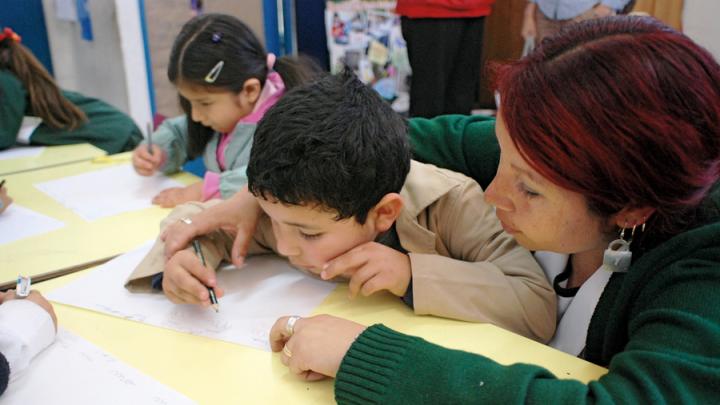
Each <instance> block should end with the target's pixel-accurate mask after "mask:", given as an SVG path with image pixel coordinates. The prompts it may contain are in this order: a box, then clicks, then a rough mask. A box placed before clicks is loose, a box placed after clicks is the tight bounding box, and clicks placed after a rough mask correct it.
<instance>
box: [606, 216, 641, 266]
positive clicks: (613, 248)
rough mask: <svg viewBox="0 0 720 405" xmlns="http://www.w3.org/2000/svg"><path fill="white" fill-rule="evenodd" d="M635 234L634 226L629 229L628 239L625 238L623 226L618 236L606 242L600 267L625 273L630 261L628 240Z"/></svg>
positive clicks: (630, 254)
mask: <svg viewBox="0 0 720 405" xmlns="http://www.w3.org/2000/svg"><path fill="white" fill-rule="evenodd" d="M633 236H635V226H633V227H632V230H631V231H630V240H629V241H627V240H625V228H624V227H623V228H622V229H621V230H620V237H619V238H618V239H615V240H613V241H612V242H610V243H609V244H608V247H607V249H605V253H604V254H603V264H602V266H601V267H602V268H604V269H605V270H607V271H611V272H614V273H626V272H627V271H628V269H629V268H630V262H632V252H631V251H630V242H632V238H633Z"/></svg>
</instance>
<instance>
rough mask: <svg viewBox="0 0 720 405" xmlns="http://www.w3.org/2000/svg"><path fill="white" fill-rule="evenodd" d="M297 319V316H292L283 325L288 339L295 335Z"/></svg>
mask: <svg viewBox="0 0 720 405" xmlns="http://www.w3.org/2000/svg"><path fill="white" fill-rule="evenodd" d="M298 319H300V317H299V316H297V315H293V316H291V317H290V318H288V320H287V323H286V324H285V333H287V335H288V337H290V336H292V335H293V334H294V333H295V322H297V320H298Z"/></svg>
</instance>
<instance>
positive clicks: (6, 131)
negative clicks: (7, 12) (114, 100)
mask: <svg viewBox="0 0 720 405" xmlns="http://www.w3.org/2000/svg"><path fill="white" fill-rule="evenodd" d="M20 41H21V38H20V36H19V35H18V34H16V33H15V32H13V31H12V29H10V28H5V29H4V30H3V31H2V32H0V149H5V148H9V147H11V146H13V145H15V143H16V142H20V143H28V144H31V145H67V144H73V143H91V144H93V145H95V146H97V147H98V148H100V149H103V150H105V151H106V152H108V153H118V152H124V151H128V150H132V149H133V148H134V147H135V145H137V144H138V143H139V142H140V141H141V140H142V133H141V132H140V130H139V129H138V127H137V126H136V125H135V123H134V122H133V121H132V119H130V117H128V116H127V115H125V114H124V113H122V112H120V111H119V110H117V109H116V108H115V107H112V106H111V105H109V104H107V103H105V102H103V101H100V100H97V99H94V98H90V97H85V96H83V95H82V94H80V93H74V92H70V91H63V90H60V89H59V88H58V86H57V84H56V83H55V81H54V80H53V78H52V77H51V76H50V74H49V73H48V71H47V70H45V68H44V67H43V66H42V64H41V63H40V62H39V61H38V60H37V58H35V56H34V55H33V54H32V52H30V50H29V49H28V48H26V47H25V46H23V45H22V44H21V43H20ZM25 116H36V117H39V118H41V119H42V123H40V124H39V125H38V126H37V127H36V128H35V129H34V130H33V131H32V132H31V133H30V136H29V138H28V139H18V133H19V131H20V128H21V126H22V122H23V119H24V117H25Z"/></svg>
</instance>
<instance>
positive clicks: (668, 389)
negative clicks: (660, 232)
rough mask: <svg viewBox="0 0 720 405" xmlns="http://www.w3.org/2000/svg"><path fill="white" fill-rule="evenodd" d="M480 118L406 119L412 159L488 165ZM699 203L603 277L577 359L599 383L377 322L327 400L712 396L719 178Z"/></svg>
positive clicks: (719, 386) (715, 384)
mask: <svg viewBox="0 0 720 405" xmlns="http://www.w3.org/2000/svg"><path fill="white" fill-rule="evenodd" d="M489 125H490V124H489V123H488V121H487V120H483V119H478V118H477V117H459V116H456V117H441V118H437V119H435V120H424V119H423V120H418V119H413V120H411V123H410V136H411V139H412V144H413V146H415V147H416V150H415V152H416V154H417V155H418V158H421V159H423V160H425V161H430V162H432V163H435V164H437V165H439V166H449V165H454V166H455V167H458V168H459V169H460V170H462V171H464V172H465V173H474V174H473V176H476V175H481V174H482V175H483V176H481V178H484V177H485V173H481V172H482V171H483V170H484V169H483V168H481V167H479V166H487V164H486V162H485V161H484V160H485V159H487V158H488V156H486V152H487V151H484V150H482V149H483V148H484V147H485V146H486V145H487V144H488V143H492V142H491V140H490V137H494V135H493V134H492V133H491V128H490V126H489ZM435 145H442V146H441V147H440V148H437V149H436V148H435ZM478 148H479V149H478ZM473 156H478V157H480V159H479V160H475V159H473V158H472V157H473ZM466 157H470V158H466ZM474 170H475V171H474ZM704 207H705V211H704V213H705V215H704V218H706V220H704V223H705V225H702V226H699V227H696V228H694V229H691V230H689V231H687V232H685V233H682V234H680V235H676V236H675V237H673V238H671V239H669V240H666V241H664V242H661V243H659V244H657V245H656V246H655V247H654V248H652V249H650V250H649V251H646V252H644V254H643V255H642V256H641V257H639V258H636V260H634V262H633V264H632V266H631V267H630V270H629V271H628V273H626V274H614V275H613V276H612V278H611V279H610V282H609V283H608V285H607V286H606V288H605V290H604V292H603V294H602V296H601V297H600V300H599V302H598V305H597V307H596V309H595V313H594V314H593V317H592V320H591V323H590V326H589V329H588V335H587V340H586V350H585V358H586V359H588V360H589V361H592V362H594V363H596V364H599V365H601V366H605V367H608V369H609V372H608V373H607V374H606V375H604V376H603V377H601V378H600V379H598V380H597V381H593V382H590V383H589V384H583V383H580V382H579V381H575V380H560V379H557V378H555V376H554V375H552V373H550V372H549V371H547V370H546V369H544V368H542V367H538V366H534V365H529V364H515V365H511V366H503V365H500V364H498V363H496V362H495V361H493V360H490V359H488V358H486V357H484V356H480V355H475V354H471V353H467V352H463V351H458V350H448V349H445V348H442V347H440V346H437V345H434V344H431V343H428V342H426V341H424V340H423V339H420V338H417V337H412V336H408V335H404V334H401V333H398V332H395V331H393V330H391V329H389V328H387V327H385V326H383V325H374V326H371V327H370V328H368V329H367V330H366V331H365V332H363V333H362V334H361V335H360V336H359V337H358V338H357V340H356V341H355V342H354V343H353V345H352V346H351V348H350V350H349V351H348V353H347V355H346V356H345V358H344V359H343V362H342V364H341V366H340V370H339V372H338V375H337V379H336V381H335V398H336V400H337V401H338V403H340V404H355V403H363V404H366V403H383V404H397V403H412V404H421V403H443V404H449V403H481V402H482V403H491V404H496V403H498V404H500V403H502V404H522V403H538V404H559V403H591V402H592V403H617V402H622V403H716V402H717V401H718V399H719V398H720V215H718V207H720V187H719V186H718V185H716V187H715V189H714V192H713V193H711V195H710V196H709V197H708V199H707V200H706V202H705V205H704ZM648 232H652V230H650V229H648ZM478 344H482V343H478Z"/></svg>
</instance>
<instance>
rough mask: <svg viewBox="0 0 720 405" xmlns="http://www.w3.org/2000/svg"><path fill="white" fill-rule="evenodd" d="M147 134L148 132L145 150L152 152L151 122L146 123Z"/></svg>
mask: <svg viewBox="0 0 720 405" xmlns="http://www.w3.org/2000/svg"><path fill="white" fill-rule="evenodd" d="M147 134H148V143H147V150H148V153H149V154H151V155H152V154H153V150H152V146H153V145H152V124H151V123H149V122H148V124H147Z"/></svg>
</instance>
